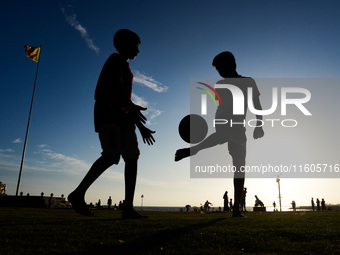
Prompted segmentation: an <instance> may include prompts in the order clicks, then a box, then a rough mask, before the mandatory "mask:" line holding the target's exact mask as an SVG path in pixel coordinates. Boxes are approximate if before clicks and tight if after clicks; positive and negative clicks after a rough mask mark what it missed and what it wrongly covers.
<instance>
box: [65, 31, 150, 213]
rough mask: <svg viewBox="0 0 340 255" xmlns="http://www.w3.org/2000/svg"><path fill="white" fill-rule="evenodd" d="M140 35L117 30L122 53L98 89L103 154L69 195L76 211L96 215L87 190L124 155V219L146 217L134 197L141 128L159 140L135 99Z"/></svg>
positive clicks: (116, 43) (97, 125)
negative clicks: (135, 62)
mask: <svg viewBox="0 0 340 255" xmlns="http://www.w3.org/2000/svg"><path fill="white" fill-rule="evenodd" d="M140 43H141V41H140V38H139V36H138V35H137V34H136V33H134V32H132V31H130V30H127V29H121V30H119V31H117V32H116V33H115V35H114V37H113V44H114V47H115V48H116V50H117V51H118V53H113V54H112V55H111V56H110V57H109V58H108V59H107V61H106V62H105V64H104V66H103V69H102V71H101V73H100V76H99V79H98V82H97V87H96V91H95V100H96V102H95V106H94V125H95V131H96V132H97V133H98V135H99V140H100V144H101V147H102V150H103V152H102V156H101V157H100V158H98V159H97V161H96V162H94V164H93V165H92V167H91V168H90V170H89V171H88V173H87V174H86V176H85V177H84V179H83V180H82V181H81V183H80V184H79V186H78V187H77V188H76V189H75V190H74V191H73V192H72V193H71V194H70V195H69V196H68V200H69V201H70V202H71V204H72V206H73V208H74V209H75V210H76V212H78V213H80V214H83V215H88V216H92V215H93V214H92V213H91V212H90V210H89V209H88V208H87V206H86V203H85V199H84V197H85V193H86V191H87V189H88V188H89V187H90V186H91V184H92V183H93V182H94V181H95V180H96V179H97V178H98V177H99V176H100V175H101V174H102V173H103V172H104V171H105V170H106V169H107V168H109V167H110V166H112V165H113V164H118V162H119V160H120V156H122V157H123V159H124V161H125V175H124V177H125V204H124V212H123V215H122V217H123V218H142V217H143V216H142V215H140V214H139V213H137V212H136V211H135V210H134V209H133V198H134V193H135V187H136V180H137V162H138V158H139V148H138V142H137V136H136V132H135V129H136V126H137V127H138V129H139V131H140V133H141V136H142V138H143V142H144V143H148V144H149V145H152V144H153V143H154V142H155V139H154V138H153V136H152V134H153V133H155V132H154V131H151V130H150V129H148V128H146V127H145V126H144V125H143V123H145V122H146V118H145V116H144V115H143V114H142V113H141V111H144V110H146V108H143V107H141V106H138V105H135V104H134V103H133V102H132V101H131V95H132V79H133V75H132V73H131V71H130V67H129V63H128V61H129V60H133V59H135V58H136V56H137V55H138V53H139V44H140Z"/></svg>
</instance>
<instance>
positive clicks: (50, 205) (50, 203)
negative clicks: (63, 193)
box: [48, 193, 53, 208]
mask: <svg viewBox="0 0 340 255" xmlns="http://www.w3.org/2000/svg"><path fill="white" fill-rule="evenodd" d="M52 204H53V193H51V195H50V198H49V199H48V208H51V207H52Z"/></svg>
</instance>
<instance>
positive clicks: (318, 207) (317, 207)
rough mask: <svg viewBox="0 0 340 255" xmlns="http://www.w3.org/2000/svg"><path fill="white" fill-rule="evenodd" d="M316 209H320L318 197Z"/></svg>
mask: <svg viewBox="0 0 340 255" xmlns="http://www.w3.org/2000/svg"><path fill="white" fill-rule="evenodd" d="M316 210H317V211H320V200H319V199H318V198H317V199H316Z"/></svg>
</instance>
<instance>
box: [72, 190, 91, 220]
mask: <svg viewBox="0 0 340 255" xmlns="http://www.w3.org/2000/svg"><path fill="white" fill-rule="evenodd" d="M67 200H68V201H69V202H70V203H71V204H72V207H73V209H74V210H75V211H76V212H77V213H79V214H81V215H85V216H94V214H93V213H92V212H90V210H89V208H88V207H87V205H86V203H85V200H84V196H81V195H79V194H78V193H76V192H74V191H73V192H72V193H71V194H70V195H68V197H67Z"/></svg>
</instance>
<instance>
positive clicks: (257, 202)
mask: <svg viewBox="0 0 340 255" xmlns="http://www.w3.org/2000/svg"><path fill="white" fill-rule="evenodd" d="M258 206H261V207H264V204H263V202H262V201H261V200H260V199H259V198H258V197H257V195H255V207H258Z"/></svg>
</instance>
